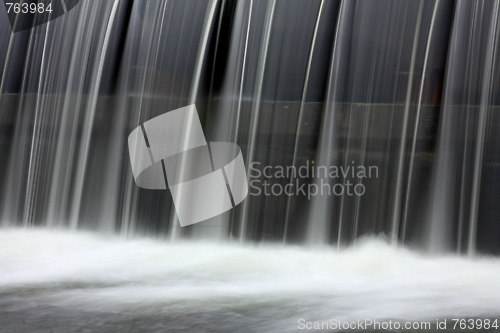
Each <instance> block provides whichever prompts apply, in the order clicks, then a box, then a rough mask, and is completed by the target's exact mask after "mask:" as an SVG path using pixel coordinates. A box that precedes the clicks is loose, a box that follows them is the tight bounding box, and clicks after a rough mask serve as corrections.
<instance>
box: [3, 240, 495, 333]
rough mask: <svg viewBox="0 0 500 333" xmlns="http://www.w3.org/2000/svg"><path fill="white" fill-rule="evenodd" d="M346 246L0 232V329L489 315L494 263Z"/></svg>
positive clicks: (196, 326)
mask: <svg viewBox="0 0 500 333" xmlns="http://www.w3.org/2000/svg"><path fill="white" fill-rule="evenodd" d="M358 244H359V245H357V246H356V247H354V248H352V249H346V250H342V251H340V252H337V251H335V250H332V249H328V250H325V249H321V250H318V249H304V248H296V247H279V246H273V245H248V246H240V245H236V244H215V243H202V242H196V243H194V242H177V243H169V242H166V241H162V240H151V239H137V240H127V241H125V240H123V239H121V238H118V237H103V236H96V235H93V234H85V233H70V232H63V231H46V230H31V231H26V230H7V231H6V230H3V231H2V232H0V326H1V327H2V329H4V330H6V332H7V331H9V332H22V331H23V330H24V331H26V329H29V331H45V329H46V331H47V332H49V331H50V332H59V331H58V329H59V330H60V332H68V331H82V332H84V331H86V330H87V329H88V330H89V331H91V330H92V329H94V330H95V329H105V330H106V331H113V332H114V331H116V332H119V331H120V332H123V331H125V332H135V331H141V330H143V331H155V330H157V331H162V330H163V331H164V330H179V331H194V330H200V331H250V332H252V331H262V332H264V331H265V332H271V331H272V332H274V331H275V332H282V331H293V330H298V321H299V320H300V319H304V320H307V321H329V320H332V319H334V320H343V321H349V320H358V319H367V318H373V319H377V318H378V319H381V320H383V319H395V320H403V321H416V320H432V321H435V320H436V319H437V318H455V317H461V318H465V317H482V316H485V317H487V316H490V317H491V316H495V315H496V314H498V312H499V310H498V309H500V289H499V288H498V276H500V260H499V259H497V258H486V257H485V258H476V259H473V260H469V259H466V258H459V257H451V256H442V257H428V256H426V255H423V254H419V253H414V252H411V251H409V250H405V249H401V248H394V247H392V246H389V245H387V244H386V243H385V242H384V241H383V240H377V239H370V240H365V241H363V242H360V243H358ZM2 329H0V331H2ZM2 332H3V331H2Z"/></svg>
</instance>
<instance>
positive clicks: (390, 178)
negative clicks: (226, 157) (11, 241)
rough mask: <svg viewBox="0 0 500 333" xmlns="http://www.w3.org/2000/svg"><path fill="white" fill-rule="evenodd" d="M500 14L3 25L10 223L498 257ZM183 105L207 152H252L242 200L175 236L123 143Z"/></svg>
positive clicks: (335, 5)
mask: <svg viewBox="0 0 500 333" xmlns="http://www.w3.org/2000/svg"><path fill="white" fill-rule="evenodd" d="M499 6H500V4H499V2H498V1H496V0H495V1H485V0H474V1H466V0H457V1H452V0H436V1H424V0H421V1H354V0H353V1H349V0H338V1H336V0H331V1H325V0H311V1H307V2H306V1H300V0H288V1H282V0H251V1H233V0H220V1H217V0H202V1H199V0H188V1H181V0H168V1H167V0H165V1H131V0H116V1H109V2H105V1H80V2H79V3H77V4H76V5H75V6H74V8H73V7H72V9H71V10H69V11H68V12H67V13H66V14H64V15H62V16H60V17H58V18H56V19H54V20H50V21H48V22H47V23H44V24H41V25H38V26H36V27H33V28H32V29H27V30H23V31H18V32H12V30H11V27H10V23H9V21H7V20H0V68H1V70H2V76H1V77H2V82H1V91H0V156H1V157H2V159H1V161H2V163H1V165H0V216H1V221H0V225H1V226H2V227H9V226H22V227H33V226H46V227H58V228H68V229H74V230H82V229H83V230H95V231H99V232H101V233H120V234H122V235H124V236H135V235H141V234H146V235H156V236H158V237H165V238H170V239H171V240H182V239H200V238H203V239H207V238H208V239H217V240H219V241H224V240H231V239H234V240H238V241H239V242H247V241H249V242H255V241H256V242H259V241H273V242H282V243H300V244H302V243H304V244H308V245H312V246H315V245H328V246H333V247H337V248H341V247H343V246H345V245H348V244H354V243H356V242H357V241H358V240H359V239H360V238H362V237H364V236H368V235H379V234H383V235H386V236H387V237H388V239H390V240H391V243H392V244H393V245H409V246H412V247H417V248H420V249H425V250H428V251H431V252H442V251H445V252H448V251H456V252H458V253H469V254H471V255H473V254H475V253H476V252H487V253H498V252H499V251H500V247H499V245H498V244H499V243H498V238H499V237H500V229H499V228H498V225H497V224H498V223H497V221H498V216H499V214H500V208H497V205H496V202H497V201H498V200H499V199H500V194H499V192H498V184H499V182H498V179H499V178H498V177H499V176H500V168H499V167H498V165H500V164H499V163H498V156H499V154H498V151H499V147H500V141H499V140H498V139H497V138H496V137H495V129H496V127H497V123H498V121H499V119H498V116H497V114H498V112H496V111H497V109H498V106H499V104H500V100H499V98H498V96H500V81H499V80H500V78H499V75H498V68H497V63H498V61H497V60H498V59H497V58H498V56H497V51H498V47H499V43H498V38H499V37H498V36H499V33H498V24H499V23H498V17H499V13H498V12H499ZM68 8H69V7H68ZM191 104H195V105H196V108H197V110H198V115H199V117H200V120H201V123H202V127H203V131H204V134H205V136H206V139H207V141H208V142H214V141H224V142H233V143H235V144H237V145H238V146H239V147H241V149H242V156H243V158H244V161H245V165H246V171H247V178H248V181H249V185H250V191H249V195H248V197H247V198H246V200H245V201H243V202H242V203H241V204H239V205H237V206H236V207H235V208H234V209H231V210H229V211H227V212H226V213H224V214H221V215H220V216H216V217H213V218H211V219H210V220H208V221H204V222H202V223H198V224H195V225H192V226H188V227H184V228H181V227H180V226H179V224H178V223H179V222H178V219H177V214H176V210H175V206H174V205H173V201H172V195H171V194H170V192H169V191H168V190H167V191H156V190H155V191H153V190H147V189H141V188H139V187H138V186H136V184H135V183H134V177H133V175H132V170H131V167H130V159H129V157H128V151H127V136H128V135H129V134H130V133H131V131H132V130H133V129H134V128H137V127H138V126H140V125H141V124H143V123H144V122H146V121H148V120H150V119H152V118H154V117H156V116H158V115H161V114H164V113H166V112H168V111H171V110H175V109H178V108H181V107H183V106H187V105H191ZM188 136H189V134H188V133H186V138H187V137H188ZM280 168H281V169H280ZM332 168H335V170H337V171H336V172H337V174H336V175H337V176H332V175H333V171H332V170H333V169H332ZM363 168H364V169H363ZM369 168H373V169H369ZM362 169H363V170H365V171H366V170H370V171H373V173H371V175H370V176H367V175H366V176H365V175H362V176H360V174H361V173H360V172H361V170H362ZM279 170H281V172H282V174H280V173H279ZM346 170H348V172H345V171H346ZM351 171H352V172H351ZM375 171H376V172H375ZM305 173H307V174H306V175H305V176H303V175H304V174H305ZM348 186H352V188H353V189H356V190H358V191H361V189H362V190H363V193H362V194H359V193H358V194H354V195H351V194H347V190H348ZM300 189H305V190H307V193H306V191H305V190H304V192H302V190H300ZM325 189H326V190H330V191H331V193H330V192H328V193H326V194H325V193H323V190H325ZM339 189H343V190H346V191H344V192H342V193H340V194H339V193H333V191H337V190H339ZM278 190H281V192H280V193H278V194H277V193H276V192H278ZM287 190H290V191H292V192H293V193H288V194H287V193H285V192H286V191H287ZM265 191H270V192H269V193H265ZM273 191H274V192H273ZM311 191H312V192H314V191H316V192H318V191H319V192H318V193H311ZM256 192H258V193H256Z"/></svg>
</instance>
